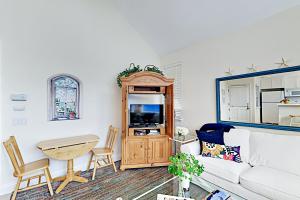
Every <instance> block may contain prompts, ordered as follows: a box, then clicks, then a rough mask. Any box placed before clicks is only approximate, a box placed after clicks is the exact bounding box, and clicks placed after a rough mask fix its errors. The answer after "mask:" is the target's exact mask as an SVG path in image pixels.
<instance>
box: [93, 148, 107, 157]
mask: <svg viewBox="0 0 300 200" xmlns="http://www.w3.org/2000/svg"><path fill="white" fill-rule="evenodd" d="M92 152H93V154H94V155H96V156H101V155H109V154H112V149H111V148H93V149H92Z"/></svg>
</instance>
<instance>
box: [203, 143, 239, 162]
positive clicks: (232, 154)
mask: <svg viewBox="0 0 300 200" xmlns="http://www.w3.org/2000/svg"><path fill="white" fill-rule="evenodd" d="M201 155H202V156H203V157H212V158H220V159H224V160H231V161H234V162H238V163H240V162H242V161H241V155H240V146H235V147H231V146H226V145H220V144H215V143H209V142H202V153H201Z"/></svg>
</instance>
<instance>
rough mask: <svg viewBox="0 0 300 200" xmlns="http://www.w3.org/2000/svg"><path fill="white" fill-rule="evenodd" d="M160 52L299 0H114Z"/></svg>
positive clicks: (234, 27)
mask: <svg viewBox="0 0 300 200" xmlns="http://www.w3.org/2000/svg"><path fill="white" fill-rule="evenodd" d="M113 1H114V4H115V6H116V7H117V9H118V10H119V11H120V12H121V14H122V15H123V16H124V17H125V18H126V19H127V20H128V22H129V23H130V24H131V25H132V26H133V27H134V28H135V29H136V30H137V31H138V32H139V33H140V34H141V35H142V37H144V39H145V40H146V41H147V42H148V43H149V44H150V45H151V46H152V47H153V48H154V50H155V51H156V52H157V53H159V54H160V55H164V54H167V53H170V52H172V51H175V50H177V49H180V48H184V47H186V46H188V45H190V44H192V43H194V42H199V41H201V40H204V39H208V38H211V37H217V36H221V35H222V34H226V33H229V32H231V31H237V30H239V29H242V28H243V27H246V26H249V25H251V24H253V23H256V22H258V21H260V20H263V19H264V18H267V17H270V16H272V15H275V14H277V13H279V12H282V11H284V10H286V9H288V8H291V7H294V6H296V5H299V4H300V0H113Z"/></svg>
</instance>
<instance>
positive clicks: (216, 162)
mask: <svg viewBox="0 0 300 200" xmlns="http://www.w3.org/2000/svg"><path fill="white" fill-rule="evenodd" d="M195 158H196V159H197V160H199V162H200V164H203V165H204V171H205V172H207V173H210V174H213V175H215V176H218V177H220V178H223V179H225V180H228V181H230V182H232V183H239V181H240V174H241V173H242V172H244V171H245V170H247V169H250V165H249V164H247V163H237V162H234V161H229V160H223V159H219V158H210V157H203V156H201V155H198V156H195Z"/></svg>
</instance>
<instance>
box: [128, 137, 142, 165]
mask: <svg viewBox="0 0 300 200" xmlns="http://www.w3.org/2000/svg"><path fill="white" fill-rule="evenodd" d="M146 148H147V139H143V138H130V139H128V140H127V146H126V152H127V153H126V157H127V159H126V161H127V164H146V163H147V150H146Z"/></svg>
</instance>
